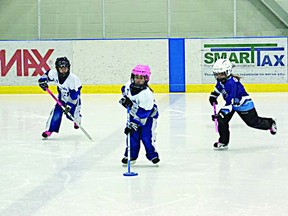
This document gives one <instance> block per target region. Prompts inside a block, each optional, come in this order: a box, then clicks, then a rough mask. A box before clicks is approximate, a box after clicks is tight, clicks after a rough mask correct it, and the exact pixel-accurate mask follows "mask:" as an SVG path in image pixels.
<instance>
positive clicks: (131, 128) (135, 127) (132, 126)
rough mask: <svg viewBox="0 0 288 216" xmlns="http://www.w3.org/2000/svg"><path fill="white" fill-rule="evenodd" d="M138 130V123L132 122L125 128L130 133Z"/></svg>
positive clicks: (125, 131) (126, 132)
mask: <svg viewBox="0 0 288 216" xmlns="http://www.w3.org/2000/svg"><path fill="white" fill-rule="evenodd" d="M137 130H138V124H136V123H134V122H130V123H129V125H128V126H127V127H126V128H125V130H124V133H125V134H126V135H128V134H129V133H132V132H136V131H137Z"/></svg>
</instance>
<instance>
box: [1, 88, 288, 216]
mask: <svg viewBox="0 0 288 216" xmlns="http://www.w3.org/2000/svg"><path fill="white" fill-rule="evenodd" d="M250 95H251V97H252V98H253V100H254V103H255V105H256V109H257V111H258V114H259V116H262V117H275V118H276V119H277V125H278V133H277V135H275V136H272V135H271V134H270V133H269V131H261V130H256V129H252V128H249V127H248V126H246V125H245V123H244V122H242V121H241V119H240V118H239V116H238V115H237V114H235V115H234V117H233V119H232V120H231V122H230V129H231V140H230V144H229V150H228V151H215V150H213V148H212V145H213V143H214V142H215V141H217V139H218V135H217V134H216V133H215V128H214V123H213V122H212V121H211V114H212V113H213V109H212V107H211V106H210V104H209V102H208V97H209V94H208V93H206V94H155V97H156V101H157V103H158V105H159V109H160V116H159V120H158V128H157V142H156V144H157V146H156V148H157V150H158V152H159V155H160V159H161V161H160V163H159V166H155V165H153V164H152V163H151V162H150V161H148V160H147V159H146V158H145V151H144V148H143V146H142V148H141V151H140V157H139V159H138V160H137V163H136V164H135V165H134V166H133V167H132V171H134V172H137V173H138V176H136V177H124V176H123V173H124V172H126V171H127V168H126V167H122V164H121V162H120V161H121V159H122V157H123V153H124V149H125V134H124V133H123V130H124V127H125V124H126V111H125V109H124V108H123V107H122V106H121V105H120V104H119V103H118V100H119V99H120V96H121V95H120V94H118V95H113V94H105V95H104V94H99V95H98V94H97V95H88V94H87V95H82V115H83V121H82V126H83V127H84V128H85V129H86V130H87V132H88V133H89V134H90V135H91V137H92V138H93V141H92V142H91V141H90V140H89V139H87V137H86V136H85V135H84V134H83V133H82V131H81V130H80V129H79V130H75V129H74V128H73V123H72V122H70V121H69V120H67V119H66V118H65V117H64V118H63V120H62V125H61V129H60V133H59V134H52V136H51V137H50V138H49V139H48V140H42V137H41V133H42V132H43V131H44V128H45V123H46V120H47V118H48V116H49V113H50V111H51V109H52V107H53V106H54V104H55V103H54V100H53V99H52V98H51V96H50V95H48V94H43V95H0V101H1V102H0V133H1V136H0V143H1V144H0V168H1V169H0V215H1V216H124V215H125V216H126V215H127V216H128V215H129V216H136V215H137V216H144V215H145V216H146V215H147V216H148V215H149V216H160V215H161V216H271V215H275V216H276V215H277V216H287V215H288V186H287V184H288V115H287V113H288V93H253V94H250ZM219 104H220V105H221V104H223V100H219ZM218 107H220V106H218Z"/></svg>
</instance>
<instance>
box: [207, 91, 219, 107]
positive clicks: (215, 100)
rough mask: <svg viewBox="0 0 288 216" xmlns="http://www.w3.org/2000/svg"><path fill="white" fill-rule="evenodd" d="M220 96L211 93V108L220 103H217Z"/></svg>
mask: <svg viewBox="0 0 288 216" xmlns="http://www.w3.org/2000/svg"><path fill="white" fill-rule="evenodd" d="M218 96H219V94H218V93H216V92H211V94H210V97H209V102H210V104H211V106H213V103H215V104H218V101H217V97H218Z"/></svg>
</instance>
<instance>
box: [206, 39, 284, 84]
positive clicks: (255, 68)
mask: <svg viewBox="0 0 288 216" xmlns="http://www.w3.org/2000/svg"><path fill="white" fill-rule="evenodd" d="M201 47H202V48H201V58H202V60H201V61H202V83H214V82H215V78H214V76H213V72H212V66H213V64H214V63H215V61H216V60H217V59H219V58H227V59H229V60H230V61H231V62H232V64H233V65H234V66H235V67H234V68H233V70H232V73H234V74H236V75H239V76H240V77H242V78H243V81H244V82H245V83H286V82H287V38H245V39H244V38H243V39H205V40H202V45H201Z"/></svg>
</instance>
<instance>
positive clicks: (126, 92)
mask: <svg viewBox="0 0 288 216" xmlns="http://www.w3.org/2000/svg"><path fill="white" fill-rule="evenodd" d="M150 75H151V71H150V68H149V66H148V65H137V66H136V67H135V68H134V69H133V70H132V73H131V78H130V81H129V82H127V83H126V84H125V86H123V87H122V89H121V90H122V95H123V98H121V99H120V101H119V103H120V104H122V105H123V106H124V107H125V108H126V109H127V107H128V106H129V107H130V110H131V111H130V124H129V125H127V126H126V128H125V130H124V133H125V134H126V135H128V133H130V150H131V160H130V162H131V164H134V163H135V162H136V159H137V158H138V155H139V151H140V141H142V143H143V144H144V147H145V150H146V157H147V159H148V160H149V161H152V163H153V164H157V163H158V162H159V161H160V159H159V155H158V153H157V151H156V149H155V141H156V137H155V136H156V134H155V129H156V125H157V118H158V115H159V114H158V109H157V105H156V104H155V99H154V95H153V91H152V89H151V88H150V87H149V86H148V82H149V80H150ZM127 155H128V154H127V148H126V150H125V153H124V158H123V159H122V164H124V165H126V164H127V161H128V158H127Z"/></svg>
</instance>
